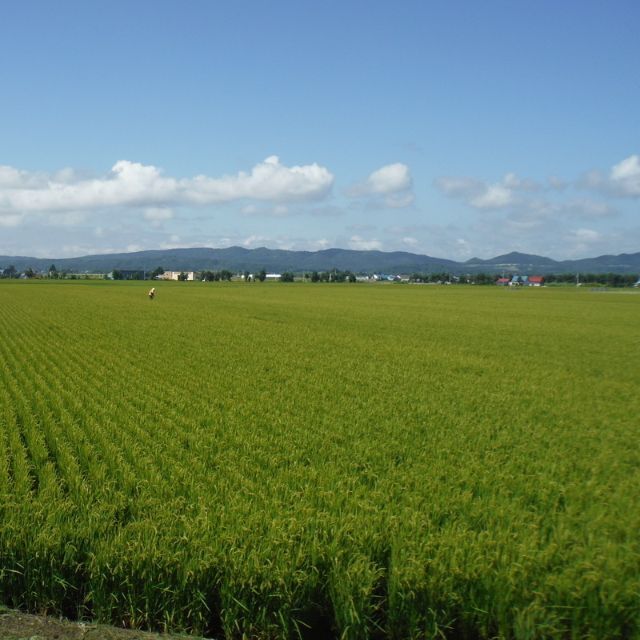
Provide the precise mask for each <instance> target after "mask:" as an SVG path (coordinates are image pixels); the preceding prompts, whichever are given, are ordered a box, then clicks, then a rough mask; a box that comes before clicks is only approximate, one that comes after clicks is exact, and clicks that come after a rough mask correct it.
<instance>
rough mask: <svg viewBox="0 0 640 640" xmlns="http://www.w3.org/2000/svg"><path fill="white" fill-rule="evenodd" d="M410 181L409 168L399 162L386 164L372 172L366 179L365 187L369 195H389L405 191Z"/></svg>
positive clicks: (409, 186)
mask: <svg viewBox="0 0 640 640" xmlns="http://www.w3.org/2000/svg"><path fill="white" fill-rule="evenodd" d="M411 184H412V180H411V173H410V171H409V167H407V165H406V164H402V163H401V162H396V163H394V164H388V165H386V166H384V167H381V168H380V169H378V170H377V171H374V172H373V173H371V174H370V175H369V177H368V178H367V182H366V185H367V187H368V191H369V192H370V193H380V194H385V195H386V194H389V193H397V192H398V191H406V190H407V189H410V188H411Z"/></svg>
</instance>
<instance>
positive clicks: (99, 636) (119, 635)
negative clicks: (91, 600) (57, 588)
mask: <svg viewBox="0 0 640 640" xmlns="http://www.w3.org/2000/svg"><path fill="white" fill-rule="evenodd" d="M0 638H2V639H3V640H201V639H197V638H195V636H186V635H169V634H164V633H147V632H144V631H130V630H127V629H117V628H116V627H110V626H107V625H103V624H92V623H88V622H69V621H68V620H59V619H58V618H47V617H45V616H32V615H29V614H26V613H20V612H18V611H11V610H7V609H1V608H0Z"/></svg>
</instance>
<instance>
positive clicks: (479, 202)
mask: <svg viewBox="0 0 640 640" xmlns="http://www.w3.org/2000/svg"><path fill="white" fill-rule="evenodd" d="M513 200H514V198H513V194H512V192H511V189H509V188H507V187H505V186H503V185H500V184H492V185H487V186H486V187H485V189H484V190H483V191H482V193H480V194H478V195H477V196H475V197H474V198H471V199H470V200H469V204H470V205H471V206H472V207H475V208H476V209H503V208H504V207H508V206H509V205H510V204H512V203H513Z"/></svg>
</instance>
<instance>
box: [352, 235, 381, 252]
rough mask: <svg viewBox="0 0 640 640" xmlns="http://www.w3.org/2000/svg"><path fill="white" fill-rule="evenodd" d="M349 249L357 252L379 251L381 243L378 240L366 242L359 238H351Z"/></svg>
mask: <svg viewBox="0 0 640 640" xmlns="http://www.w3.org/2000/svg"><path fill="white" fill-rule="evenodd" d="M349 248H350V249H356V250H357V251H372V250H381V249H382V243H381V242H380V241H379V240H375V239H372V240H367V239H365V238H362V237H361V236H351V238H350V239H349Z"/></svg>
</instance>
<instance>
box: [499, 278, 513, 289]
mask: <svg viewBox="0 0 640 640" xmlns="http://www.w3.org/2000/svg"><path fill="white" fill-rule="evenodd" d="M510 282H511V280H509V278H498V279H497V280H496V284H497V285H499V286H501V287H508V286H509V283H510Z"/></svg>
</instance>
